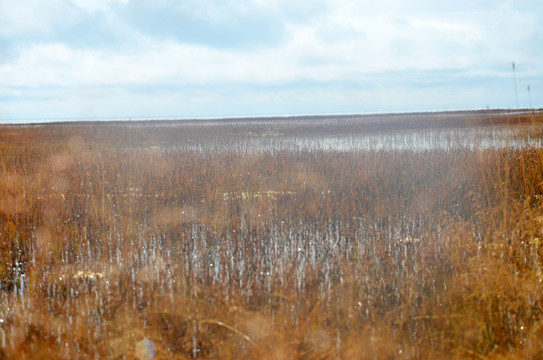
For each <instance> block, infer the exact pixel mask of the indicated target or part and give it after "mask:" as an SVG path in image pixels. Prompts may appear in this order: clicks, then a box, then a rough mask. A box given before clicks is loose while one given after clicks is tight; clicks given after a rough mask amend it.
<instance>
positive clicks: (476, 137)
mask: <svg viewBox="0 0 543 360" xmlns="http://www.w3.org/2000/svg"><path fill="white" fill-rule="evenodd" d="M542 129H543V126H540V125H528V126H515V127H509V126H492V127H476V128H446V129H417V130H401V131H386V132H385V131H377V132H370V133H360V134H331V135H321V136H313V135H310V136H303V135H302V136H300V135H296V136H293V135H289V134H288V133H286V132H285V133H283V132H281V131H273V132H270V131H265V132H262V133H250V132H247V133H242V134H240V135H239V136H237V137H224V138H223V137H212V138H208V139H200V140H198V141H191V142H184V143H181V144H176V145H172V147H177V148H178V149H180V150H192V151H199V152H222V151H232V150H233V151H239V152H262V153H275V152H279V151H311V152H312V151H325V152H361V151H414V152H424V151H435V150H443V151H454V150H484V149H500V148H529V147H534V148H541V147H542V146H543V138H542V137H541V136H538V134H540V133H541V130H542Z"/></svg>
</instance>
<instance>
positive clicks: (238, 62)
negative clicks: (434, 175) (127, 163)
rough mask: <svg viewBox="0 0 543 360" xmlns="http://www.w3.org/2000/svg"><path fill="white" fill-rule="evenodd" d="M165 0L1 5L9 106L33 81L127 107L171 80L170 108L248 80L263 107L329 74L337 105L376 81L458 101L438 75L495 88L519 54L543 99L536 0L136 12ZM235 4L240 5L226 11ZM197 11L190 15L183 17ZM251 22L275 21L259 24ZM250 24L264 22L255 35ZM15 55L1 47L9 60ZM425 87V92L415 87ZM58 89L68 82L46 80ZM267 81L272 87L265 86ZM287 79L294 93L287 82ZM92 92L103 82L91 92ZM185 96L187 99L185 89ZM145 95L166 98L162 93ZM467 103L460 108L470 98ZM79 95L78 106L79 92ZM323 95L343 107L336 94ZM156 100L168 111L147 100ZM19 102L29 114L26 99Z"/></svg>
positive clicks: (399, 97) (458, 85)
mask: <svg viewBox="0 0 543 360" xmlns="http://www.w3.org/2000/svg"><path fill="white" fill-rule="evenodd" d="M158 3H160V4H162V5H161V7H159V8H154V7H153V6H154V5H153V4H155V3H154V2H144V1H143V0H138V1H137V2H136V1H135V0H131V1H130V0H92V1H91V0H66V1H62V0H51V1H48V2H46V3H44V2H42V1H36V0H27V1H22V2H12V3H11V4H8V3H7V2H1V3H0V22H2V24H3V25H2V27H0V44H2V46H4V45H3V44H7V45H5V48H6V49H7V48H10V49H11V50H10V53H9V57H7V56H6V57H4V58H3V59H2V60H1V61H0V111H2V107H4V108H5V107H7V105H6V104H5V103H2V97H5V98H10V99H11V98H16V99H18V100H17V101H16V102H10V105H9V108H10V109H12V110H10V112H14V113H15V112H16V110H15V106H16V104H23V103H24V97H25V94H27V93H28V91H27V89H29V88H32V89H33V91H32V94H33V97H34V98H36V97H39V94H40V90H43V92H42V93H43V94H44V95H43V97H44V99H46V98H47V99H50V98H52V97H55V96H59V97H62V95H60V94H61V93H62V91H65V92H66V94H71V95H70V96H76V97H78V96H80V97H82V98H84V97H89V98H93V99H95V100H93V104H94V103H96V104H99V103H102V105H101V108H102V109H103V110H102V111H109V112H115V111H113V110H112V109H113V108H115V106H114V105H107V106H106V105H105V104H106V103H107V104H110V102H114V103H117V104H118V105H117V106H118V107H119V109H121V108H123V107H127V106H128V104H129V103H130V96H135V95H133V94H132V95H130V94H131V90H130V89H132V88H133V87H137V88H138V91H139V92H144V93H145V91H146V90H145V89H156V88H162V89H167V88H170V89H172V90H171V91H172V92H171V93H169V92H168V90H163V91H161V95H160V96H162V97H163V98H165V99H171V104H174V103H175V102H176V101H185V102H187V103H190V104H192V105H191V106H193V107H194V109H196V108H197V105H198V104H200V106H201V107H202V109H203V108H204V107H206V106H204V105H202V104H204V103H207V104H213V106H214V107H216V108H223V109H226V108H228V107H227V106H226V105H224V104H223V105H224V106H223V105H220V102H221V101H227V100H225V99H228V101H229V103H232V98H230V97H228V95H224V94H222V93H219V90H213V89H234V88H239V87H240V86H241V87H242V88H243V89H245V90H243V92H242V93H243V94H242V93H239V94H238V95H239V96H242V95H243V96H245V97H247V96H248V95H247V94H249V93H251V90H250V89H252V91H253V92H256V93H258V94H259V96H258V98H254V99H253V100H254V101H255V103H258V104H261V106H262V108H265V107H266V105H265V102H266V99H268V100H267V101H269V103H270V104H274V105H277V106H279V105H280V104H283V106H285V107H286V108H292V107H293V106H294V105H293V101H295V100H287V99H288V97H289V96H292V97H293V98H294V99H296V98H297V99H298V100H299V101H300V103H303V104H306V106H309V105H308V101H309V100H307V101H306V100H304V99H312V98H317V97H319V96H323V97H324V96H325V95H323V94H324V93H326V92H327V91H329V89H330V88H329V86H330V84H334V85H333V86H334V87H333V91H334V94H335V96H332V95H331V94H330V95H329V96H328V99H335V101H336V104H338V105H337V106H338V107H339V106H340V105H341V104H345V103H349V102H350V103H353V104H354V103H356V102H355V101H354V100H353V99H355V98H356V97H359V98H360V99H369V98H371V96H372V93H371V91H373V96H374V97H375V98H376V99H377V98H384V97H387V101H389V102H396V103H402V104H405V102H404V99H405V98H409V99H413V97H412V96H407V95H406V94H412V93H417V94H419V95H420V96H422V97H424V95H423V94H424V93H425V92H426V94H427V95H426V97H427V99H430V98H432V97H433V98H434V99H435V101H436V102H440V103H443V104H445V100H444V98H445V97H444V96H437V95H436V94H438V93H440V94H443V93H447V94H449V92H447V91H444V90H443V88H440V89H438V88H437V86H438V85H436V84H439V86H442V84H449V87H450V88H454V89H456V90H457V92H458V93H461V92H462V91H463V92H464V93H466V94H467V93H469V91H468V90H469V89H468V88H467V87H468V86H470V87H471V88H474V86H475V85H474V83H472V82H470V81H471V80H470V79H480V81H487V83H486V84H487V86H491V85H490V84H492V86H495V84H496V81H501V80H500V79H505V78H507V77H508V76H510V75H511V74H510V65H509V64H510V63H511V61H513V60H515V61H517V64H519V65H518V67H517V68H518V73H517V75H518V76H519V84H521V83H523V81H525V80H526V81H530V83H531V85H532V89H533V91H532V95H533V97H534V99H535V98H536V96H537V89H538V88H539V87H541V88H543V83H541V81H543V80H542V79H543V60H542V59H543V19H542V15H541V14H542V12H537V11H533V10H534V8H535V9H540V10H542V11H543V9H541V8H542V7H543V6H542V5H540V4H538V3H537V4H536V2H533V3H531V2H530V1H524V2H522V3H520V4H521V5H522V6H521V5H518V4H519V3H513V2H506V3H503V5H496V4H495V3H494V2H488V3H484V2H475V3H474V2H473V1H467V0H466V1H463V2H462V1H459V2H455V3H454V4H453V2H451V3H450V4H449V3H448V2H446V3H441V2H440V3H438V2H431V3H428V2H425V1H410V2H409V3H407V2H404V1H397V0H383V1H382V2H375V1H372V2H366V1H363V2H360V1H355V0H342V1H333V0H328V1H322V2H315V1H304V2H292V1H287V0H275V1H266V2H262V1H259V0H248V1H240V2H234V3H228V4H225V3H222V2H220V3H219V2H213V1H205V2H200V1H198V2H194V3H192V2H188V3H183V4H185V5H186V6H188V7H189V10H190V11H184V10H183V11H181V10H179V11H178V12H177V13H176V14H174V15H175V16H172V17H170V18H168V21H171V23H167V22H165V24H162V25H164V26H162V27H160V29H158V30H157V29H155V28H154V25H152V24H151V23H145V24H144V23H141V22H145V21H151V19H149V15H148V14H147V13H137V14H134V13H133V12H132V13H131V12H130V11H136V10H137V11H140V10H141V9H145V8H147V7H149V8H150V9H155V10H156V9H158V10H156V11H155V12H156V14H154V15H153V16H155V15H156V16H155V18H154V21H158V22H160V21H161V19H163V17H162V16H163V15H164V14H165V13H166V12H167V11H168V10H169V6H171V4H173V3H172V2H170V0H163V1H160V2H158ZM142 4H143V5H144V6H143V5H142ZM187 4H188V5H187ZM312 4H317V5H313V6H312ZM443 4H444V5H443ZM455 4H456V5H455ZM473 4H475V5H473ZM136 5H138V6H139V7H138V6H136ZM532 5H533V6H532ZM142 6H143V7H142ZM224 6H227V7H230V8H229V9H230V10H231V11H230V12H224V11H223V10H224V9H223V10H221V9H222V7H224ZM441 7H444V8H443V9H441ZM253 14H254V15H255V17H252V15H253ZM184 16H188V18H187V19H186V20H187V21H186V24H189V25H187V26H186V27H182V26H179V27H178V26H177V24H178V20H179V19H184V18H183V17H184ZM251 18H256V19H257V20H258V21H261V22H263V24H255V23H254V22H250V21H248V20H247V19H251ZM134 19H136V20H137V21H136V20H134ZM201 19H204V20H205V21H200V20H201ZM210 19H211V20H213V19H214V20H213V21H211V20H210ZM98 21H100V23H99V24H98ZM239 21H247V22H246V23H240V24H238V22H239ZM81 24H84V26H83V28H81ZM140 25H141V26H140ZM159 25H160V24H159ZM257 25H258V26H257ZM193 26H194V27H193ZM223 26H224V27H223ZM251 30H254V32H253V33H249V34H247V32H248V31H249V32H250V31H251ZM190 31H193V32H192V33H190ZM206 31H207V33H206ZM187 32H189V33H187ZM276 32H281V34H278V33H276ZM172 34H173V35H174V36H173V35H172ZM187 34H188V35H187ZM170 35H172V36H170ZM219 35H220V36H219ZM236 36H239V38H236ZM89 39H90V40H93V41H90V40H89ZM100 39H102V40H103V41H100ZM255 44H257V45H255ZM4 53H6V51H4V50H3V49H0V56H4ZM444 74H446V76H445V75H444ZM451 74H452V75H451ZM528 76H529V77H528ZM489 79H492V81H493V82H492V83H491V82H488V81H490V80H489ZM385 83H386V91H384V90H382V89H383V88H381V90H380V89H379V85H378V84H385ZM468 83H469V84H468ZM352 84H361V85H360V86H361V87H364V88H366V89H367V88H370V90H367V91H370V92H369V93H365V94H361V93H358V92H356V91H355V90H352V91H351V90H349V91H346V92H343V91H341V90H338V89H342V88H350V87H352V86H353V85H352ZM374 84H377V85H374ZM500 84H501V83H500ZM418 85H420V86H421V88H420V89H415V88H414V87H415V86H418ZM423 85H424V87H426V88H422V86H423ZM462 86H464V88H462ZM500 86H501V85H500ZM506 86H509V85H508V84H507V85H506ZM523 86H524V85H523ZM52 87H53V88H58V89H60V90H56V91H55V92H51V91H48V90H47V89H50V88H52ZM475 87H476V88H477V89H479V90H478V91H480V93H481V94H483V95H484V96H489V97H491V96H492V95H490V93H487V92H484V91H482V90H480V89H482V88H484V84H482V85H481V86H475ZM105 88H115V89H121V90H122V89H124V90H123V91H120V90H119V91H120V93H118V94H117V95H118V96H119V98H118V99H115V97H112V96H107V97H105V98H103V99H100V96H101V94H105V93H106V91H104V90H103V89H105ZM266 88H269V89H270V90H269V92H267V90H263V89H266ZM278 88H281V89H282V90H281V94H279V93H276V92H274V91H278V90H274V89H278ZM286 88H289V89H290V90H288V92H287V91H286V90H285V89H286ZM62 89H64V90H62ZM89 89H102V90H96V92H94V90H93V92H92V94H90V93H88V91H90V90H89ZM198 89H199V90H198ZM201 89H204V90H201ZM406 89H408V90H406ZM415 90H416V91H415ZM149 91H151V90H149ZM240 91H241V90H240ZM379 91H381V92H379ZM383 91H384V92H383ZM178 92H183V93H184V94H185V95H183V96H182V97H181V98H180V97H179V95H178V94H177V93H178ZM227 92H228V91H227ZM121 93H122V96H121V95H119V94H121ZM73 94H75V95H73ZM78 94H79V95H78ZM187 94H189V95H187ZM311 94H315V97H313V96H312V95H311ZM91 95H92V96H91ZM104 96H105V95H104ZM496 96H498V95H496ZM342 97H343V99H345V100H344V101H342V100H341V99H340V98H342ZM121 98H122V99H123V100H122V101H121V100H120V99H121ZM143 98H147V99H154V100H153V101H156V103H157V104H163V105H164V104H166V103H167V102H165V101H160V100H159V98H158V97H157V96H151V94H147V95H145V96H143ZM249 98H251V97H250V96H249ZM473 98H477V97H476V96H475V97H474V96H472V99H473ZM133 99H134V101H142V100H141V98H137V97H134V98H133ZM44 101H45V100H44ZM59 101H60V100H59ZM457 101H458V103H459V104H461V101H462V100H461V99H460V98H459V100H457ZM464 101H467V100H464ZM488 102H491V101H488ZM70 103H71V104H72V106H75V105H73V104H76V103H77V101H75V100H74V101H73V102H70ZM146 103H148V102H146ZM324 103H327V104H329V106H330V108H335V107H334V106H332V105H331V103H330V102H329V101H326V102H323V104H324ZM237 104H238V105H239V106H249V105H248V104H247V103H243V104H242V103H239V102H238V103H237ZM485 105H486V104H485ZM33 106H37V105H36V104H34V105H33ZM165 106H166V105H165ZM169 106H170V105H169ZM172 106H173V105H171V106H170V107H172ZM404 106H407V105H404ZM459 106H460V105H459ZM91 107H92V108H94V109H95V108H96V107H94V106H91ZM460 107H461V106H460ZM48 108H49V109H52V108H53V107H48ZM147 108H153V109H154V108H157V107H154V106H151V105H150V104H149V103H148V105H147ZM157 109H158V108H157ZM20 111H21V113H22V112H24V110H23V105H21V110H20ZM51 111H52V110H51ZM157 111H158V110H157ZM193 111H194V112H196V111H197V110H193ZM83 112H84V111H83ZM118 112H122V110H119V111H118ZM0 116H1V113H0Z"/></svg>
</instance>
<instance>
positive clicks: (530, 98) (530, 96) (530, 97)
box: [528, 84, 532, 110]
mask: <svg viewBox="0 0 543 360" xmlns="http://www.w3.org/2000/svg"><path fill="white" fill-rule="evenodd" d="M528 99H529V101H530V110H531V109H532V94H531V93H530V84H528Z"/></svg>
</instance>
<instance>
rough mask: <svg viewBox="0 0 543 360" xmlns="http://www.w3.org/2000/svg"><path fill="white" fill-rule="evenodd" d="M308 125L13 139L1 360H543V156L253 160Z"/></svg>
mask: <svg viewBox="0 0 543 360" xmlns="http://www.w3.org/2000/svg"><path fill="white" fill-rule="evenodd" d="M485 116H486V118H491V119H492V121H489V122H492V123H494V122H500V121H503V120H504V119H506V118H505V117H504V116H501V117H500V116H497V119H495V118H492V116H491V115H485ZM486 118H485V119H486ZM522 120H523V121H522V122H528V120H529V121H530V122H532V124H533V125H534V126H532V127H529V128H528V127H525V125H515V126H518V127H519V128H522V129H525V130H526V131H525V132H524V130H523V131H521V135H520V136H525V137H526V138H528V137H530V138H537V139H539V140H541V132H540V129H541V128H540V127H539V124H540V122H541V120H542V118H541V114H537V113H536V114H530V115H526V116H525V117H523V118H522ZM304 121H305V122H304ZM304 121H298V122H297V123H296V125H289V123H282V122H278V123H274V122H273V121H272V120H270V121H268V122H263V123H259V122H248V123H245V124H242V125H239V124H238V125H236V124H222V123H216V124H212V125H209V124H206V123H202V124H184V125H183V124H178V123H166V124H160V126H158V125H156V126H152V125H149V124H111V125H104V124H102V125H100V124H94V125H85V124H74V125H47V126H3V127H1V128H0V358H47V359H55V358H69V359H76V358H102V359H106V358H110V359H121V358H128V359H133V358H136V356H141V355H140V353H141V352H142V351H143V350H141V346H142V345H141V344H144V343H142V342H141V341H142V340H143V339H150V340H151V341H152V342H153V344H154V345H155V347H156V359H166V358H177V359H184V358H203V359H229V358H243V359H338V358H342V359H386V358H390V359H392V358H405V359H419V358H430V357H432V358H462V359H464V358H474V359H487V358H495V359H506V358H534V359H535V358H538V356H540V355H541V353H543V341H541V339H542V338H543V326H542V324H543V308H542V306H543V283H542V281H543V269H542V266H543V262H542V257H543V149H542V148H541V147H533V146H524V147H500V148H481V149H473V148H456V149H450V150H443V149H435V150H428V149H425V150H422V151H409V150H406V151H396V150H386V149H380V150H375V151H374V150H371V149H370V150H361V151H342V150H341V149H339V150H337V151H332V150H326V151H324V150H318V149H317V150H307V149H306V150H304V149H296V148H293V149H283V150H281V149H279V150H277V149H276V150H274V151H264V150H261V149H259V148H243V149H240V148H237V147H236V144H239V142H238V140H239V139H241V138H244V137H252V136H257V137H260V138H262V137H266V136H265V135H266V134H269V133H270V131H273V134H279V133H280V134H287V133H289V132H290V133H292V134H302V133H304V132H305V133H309V134H310V136H312V137H315V139H318V138H319V136H321V137H324V136H327V135H329V134H330V132H332V133H334V132H335V134H342V133H349V134H353V131H360V132H364V131H365V132H369V131H375V129H368V128H367V126H366V125H364V126H360V127H358V128H357V127H356V124H357V123H356V119H350V120H349V121H348V122H346V124H347V125H345V126H346V127H345V128H342V125H341V123H340V122H334V123H333V124H331V123H329V122H326V121H322V122H315V123H313V122H311V121H309V120H304ZM425 121H426V122H428V121H429V120H428V119H425ZM450 121H451V123H445V125H454V124H455V123H454V119H452V120H450ZM270 124H272V125H273V126H272V125H270ZM440 124H441V123H440ZM445 125H443V126H445ZM462 125H465V124H462ZM487 125H488V124H487ZM304 129H305V130H304ZM534 129H536V130H534ZM537 129H539V130H537ZM421 131H423V130H421ZM263 134H264V135H263ZM281 136H283V135H280V136H275V135H274V136H273V137H268V138H269V141H279V139H280V138H281ZM376 136H378V135H376ZM516 136H519V135H518V133H517V135H516ZM224 144H229V145H228V146H225V145H224Z"/></svg>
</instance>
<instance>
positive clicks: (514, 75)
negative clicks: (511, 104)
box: [513, 61, 518, 110]
mask: <svg viewBox="0 0 543 360" xmlns="http://www.w3.org/2000/svg"><path fill="white" fill-rule="evenodd" d="M513 81H514V82H515V98H516V100H517V110H518V92H517V74H516V72H515V62H514V61H513Z"/></svg>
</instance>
